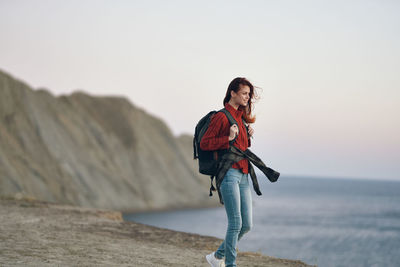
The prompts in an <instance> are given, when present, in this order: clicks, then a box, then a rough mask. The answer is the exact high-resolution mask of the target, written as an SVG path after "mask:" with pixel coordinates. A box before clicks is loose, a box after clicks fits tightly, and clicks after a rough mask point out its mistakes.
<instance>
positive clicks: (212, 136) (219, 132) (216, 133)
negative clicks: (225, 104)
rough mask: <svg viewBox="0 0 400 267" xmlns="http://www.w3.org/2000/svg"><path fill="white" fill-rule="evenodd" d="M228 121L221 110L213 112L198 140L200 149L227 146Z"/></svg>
mask: <svg viewBox="0 0 400 267" xmlns="http://www.w3.org/2000/svg"><path fill="white" fill-rule="evenodd" d="M229 132H230V129H229V121H228V118H227V117H226V115H225V114H224V113H223V112H218V113H216V114H214V116H213V117H212V118H211V122H210V125H209V126H208V129H207V131H206V132H205V134H204V136H203V138H202V139H201V141H200V148H201V149H202V150H218V149H228V148H229Z"/></svg>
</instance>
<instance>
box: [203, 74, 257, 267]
mask: <svg viewBox="0 0 400 267" xmlns="http://www.w3.org/2000/svg"><path fill="white" fill-rule="evenodd" d="M254 99H256V96H255V94H254V87H253V85H252V84H251V83H250V82H249V81H248V80H247V79H246V78H241V77H238V78H235V79H233V80H232V81H231V83H230V84H229V86H228V89H227V91H226V95H225V98H224V102H223V104H224V106H225V108H226V109H227V110H228V111H229V112H230V113H231V114H232V116H233V117H234V118H235V120H236V121H237V123H238V125H236V124H234V125H232V126H230V124H229V121H228V119H227V117H226V115H225V114H224V113H222V112H218V113H216V114H215V115H214V116H213V117H212V119H211V122H210V125H209V127H208V130H207V131H206V133H205V134H204V136H203V138H202V140H201V142H200V148H201V149H203V150H218V149H227V148H228V147H229V141H231V140H233V139H234V138H235V137H236V140H235V141H234V143H233V145H234V146H236V147H237V148H239V149H241V150H243V151H244V150H246V149H247V148H248V147H250V137H251V136H252V135H253V133H254V130H253V129H252V128H251V127H250V126H248V135H247V134H246V127H245V125H244V124H243V121H242V118H244V120H245V122H246V123H254V121H255V117H254V116H252V115H251V111H252V102H253V100H254ZM248 176H249V161H248V159H246V158H244V159H242V160H240V161H238V162H235V163H234V164H233V165H232V167H231V168H230V169H229V170H228V172H227V173H226V175H225V176H224V179H223V180H222V183H221V185H220V190H221V195H222V199H223V202H224V206H225V211H226V215H227V218H228V229H227V231H226V236H225V240H224V241H223V242H222V244H221V245H220V246H219V248H218V249H217V251H215V252H212V253H211V254H209V255H207V256H206V259H207V261H208V263H210V265H211V266H213V267H216V266H224V261H223V257H224V256H225V264H226V266H236V256H237V252H236V245H237V242H238V241H239V240H240V239H241V238H242V237H243V235H244V234H245V233H247V232H248V231H250V229H251V228H252V225H253V222H252V197H251V192H250V187H249V178H248Z"/></svg>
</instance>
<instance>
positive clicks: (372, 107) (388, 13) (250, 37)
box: [0, 0, 400, 180]
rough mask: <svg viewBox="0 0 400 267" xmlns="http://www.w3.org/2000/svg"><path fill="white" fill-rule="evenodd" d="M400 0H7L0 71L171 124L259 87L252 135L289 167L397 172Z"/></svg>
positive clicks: (185, 125)
mask: <svg viewBox="0 0 400 267" xmlns="http://www.w3.org/2000/svg"><path fill="white" fill-rule="evenodd" d="M399 14H400V1H395V0H393V1H388V0H387V1H382V0H381V1H379V0H376V1H367V0H360V1H318V0H316V1H297V0H294V1H279V0H277V1H147V0H146V1H145V0H143V1H115V0H113V1H111V0H110V1H99V0H93V1H85V0H79V1H76V0H75V1H71V0H69V1H57V0H49V1H42V0H35V1H32V0H25V1H21V0H0V69H2V70H3V71H6V72H8V73H10V74H11V75H13V76H14V77H16V78H18V79H22V80H24V81H25V82H26V83H28V84H29V85H31V86H32V87H34V88H41V87H44V88H47V89H48V90H50V91H51V92H52V93H53V94H55V95H60V94H69V93H71V92H73V91H75V90H78V89H79V90H83V91H86V92H87V93H89V94H93V95H120V96H125V97H127V98H129V99H130V101H131V102H132V103H133V104H134V105H136V106H139V107H141V108H144V109H145V110H147V111H148V112H149V113H150V114H153V115H155V116H157V117H160V118H162V119H163V120H164V121H165V122H166V123H167V124H168V126H169V127H170V128H171V131H172V132H173V133H174V134H175V135H179V134H182V133H188V134H191V135H192V134H193V131H194V127H195V125H196V123H197V122H198V120H199V119H200V118H201V117H202V116H203V115H205V114H206V113H207V112H209V111H210V110H216V109H220V108H222V100H223V98H224V95H225V92H226V89H227V87H228V84H229V82H230V81H231V80H232V79H234V78H235V77H239V76H240V77H246V78H248V79H249V80H250V81H251V82H252V83H253V84H254V85H255V86H258V87H261V88H262V90H260V89H259V93H260V96H261V98H260V99H259V101H258V102H257V103H256V104H255V105H256V108H255V110H254V112H255V114H256V116H257V120H256V123H255V124H253V125H252V127H253V128H254V130H255V133H254V139H253V140H252V147H251V148H250V149H251V150H252V151H253V152H254V153H256V154H257V155H259V156H260V158H261V159H263V161H264V162H265V163H266V164H267V166H270V167H271V168H273V169H275V170H277V171H279V172H281V174H282V176H284V175H301V176H318V177H342V178H348V177H349V178H350V177H351V178H367V179H391V180H393V179H396V180H400V175H399V173H400V118H399V114H400V75H399V74H400V49H399V48H400V16H399Z"/></svg>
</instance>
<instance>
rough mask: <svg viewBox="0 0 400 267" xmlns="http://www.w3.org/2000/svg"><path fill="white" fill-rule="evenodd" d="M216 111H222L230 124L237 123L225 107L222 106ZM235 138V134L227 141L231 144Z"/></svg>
mask: <svg viewBox="0 0 400 267" xmlns="http://www.w3.org/2000/svg"><path fill="white" fill-rule="evenodd" d="M218 112H223V113H224V114H225V115H226V117H227V118H228V121H229V125H230V126H232V125H233V124H236V125H238V123H237V121H236V120H235V119H234V118H233V116H232V114H231V113H230V112H229V111H228V110H227V109H226V108H222V109H220V110H219V111H218ZM238 126H239V125H238ZM238 128H239V127H238ZM236 138H237V135H236V136H235V138H234V139H233V140H231V141H229V144H230V145H232V144H233V143H234V142H235V140H236Z"/></svg>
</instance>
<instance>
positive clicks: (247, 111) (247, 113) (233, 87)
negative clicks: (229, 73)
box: [223, 77, 259, 123]
mask: <svg viewBox="0 0 400 267" xmlns="http://www.w3.org/2000/svg"><path fill="white" fill-rule="evenodd" d="M240 85H242V86H244V85H247V86H249V87H250V93H249V97H250V99H249V102H248V103H247V105H246V106H242V105H240V106H239V108H238V109H239V110H243V115H242V117H243V119H244V120H245V121H246V122H247V123H254V122H255V121H256V116H255V115H254V116H252V115H251V112H252V111H253V105H252V104H253V102H255V100H258V98H259V96H258V95H257V92H256V91H255V89H254V88H255V87H257V86H253V85H252V84H251V82H250V81H249V80H247V79H246V78H243V77H237V78H235V79H233V80H232V81H231V82H230V84H229V86H228V89H227V90H226V95H225V98H224V104H223V105H224V106H225V103H227V102H229V100H230V99H231V91H234V92H235V93H238V92H239V90H240ZM257 88H258V87H257Z"/></svg>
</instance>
